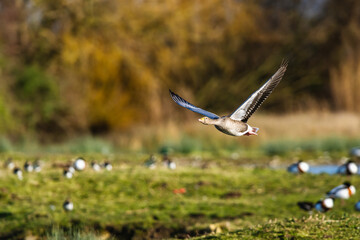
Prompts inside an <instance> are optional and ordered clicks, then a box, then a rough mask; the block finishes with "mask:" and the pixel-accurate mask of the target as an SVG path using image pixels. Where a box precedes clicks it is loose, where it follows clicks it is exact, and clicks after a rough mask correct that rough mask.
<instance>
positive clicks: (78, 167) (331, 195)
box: [5, 149, 360, 212]
mask: <svg viewBox="0 0 360 240" xmlns="http://www.w3.org/2000/svg"><path fill="white" fill-rule="evenodd" d="M358 157H360V149H359V152H358ZM162 162H163V165H164V167H167V168H168V169H171V170H174V169H176V163H175V162H174V161H172V160H171V159H170V158H169V157H168V155H167V154H164V155H163V159H162ZM156 163H157V160H156V158H155V156H154V155H150V157H149V158H148V159H147V160H146V161H145V162H144V166H145V167H147V168H149V169H155V168H156V166H157V165H156ZM86 165H87V164H86V161H85V159H84V158H81V157H79V158H77V159H76V160H75V161H73V162H72V163H68V164H56V165H55V167H62V168H63V176H64V177H65V178H68V179H70V178H72V177H73V175H74V174H75V172H81V171H83V170H84V169H85V168H86ZM5 167H6V168H8V169H10V170H12V171H13V173H14V174H15V175H16V176H17V178H18V179H19V180H22V179H23V173H22V170H21V169H20V168H19V167H17V166H16V165H15V163H14V162H13V160H12V159H11V158H9V159H8V160H7V161H6V162H5ZM91 167H92V169H93V170H94V171H96V172H98V171H100V170H101V169H105V170H107V171H111V170H112V169H113V166H112V165H111V163H110V162H108V161H105V162H104V163H102V164H99V163H96V162H92V163H91ZM23 169H24V171H26V172H40V171H41V164H40V161H38V160H36V161H35V162H33V163H30V162H29V161H26V162H25V164H24V167H23ZM287 170H288V171H289V172H291V173H295V174H304V173H307V172H308V171H309V170H310V165H309V164H308V163H306V162H304V161H302V160H300V161H298V162H297V163H294V164H292V165H290V166H289V167H288V169H287ZM358 171H359V167H358V165H357V164H356V163H355V162H354V161H352V160H348V161H347V162H346V163H345V164H343V165H341V166H339V167H338V170H337V173H338V174H343V175H355V174H358ZM355 192H356V188H355V186H353V185H352V184H351V183H350V182H348V181H346V182H344V183H343V184H341V185H339V186H337V187H335V188H333V189H331V190H330V191H329V192H327V193H326V194H325V196H324V197H323V198H322V199H320V200H319V201H317V202H316V203H313V202H309V201H301V202H298V203H297V204H298V206H299V207H300V208H301V209H303V210H305V211H309V212H311V211H312V210H313V209H315V210H317V211H319V212H327V211H328V210H330V209H332V208H333V207H334V200H335V199H341V201H342V204H343V200H344V199H349V198H350V197H351V196H352V195H354V194H355ZM63 209H64V210H65V211H72V210H73V209H74V204H73V202H71V200H70V199H69V198H68V199H66V200H65V201H64V203H63ZM355 209H356V210H357V211H360V201H358V202H357V203H356V204H355Z"/></svg>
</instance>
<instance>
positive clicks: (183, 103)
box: [169, 89, 219, 119]
mask: <svg viewBox="0 0 360 240" xmlns="http://www.w3.org/2000/svg"><path fill="white" fill-rule="evenodd" d="M169 92H170V96H171V98H172V99H173V100H174V101H175V102H176V103H177V104H179V105H180V106H182V107H184V108H187V109H189V110H191V111H193V112H196V113H200V114H202V115H204V116H207V117H209V118H211V119H217V118H219V116H218V115H216V114H214V113H211V112H208V111H206V110H204V109H201V108H198V107H196V106H194V105H192V104H191V103H189V102H188V101H186V100H185V99H183V98H182V97H180V96H179V95H177V94H176V93H174V92H172V91H171V90H170V89H169Z"/></svg>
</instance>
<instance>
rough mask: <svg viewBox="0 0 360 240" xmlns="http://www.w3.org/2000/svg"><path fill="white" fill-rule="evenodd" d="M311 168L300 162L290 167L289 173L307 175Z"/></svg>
mask: <svg viewBox="0 0 360 240" xmlns="http://www.w3.org/2000/svg"><path fill="white" fill-rule="evenodd" d="M309 169H310V166H309V164H308V163H306V162H304V161H302V160H300V161H298V162H297V163H294V164H292V165H290V166H289V167H288V172H291V173H306V172H307V171H309Z"/></svg>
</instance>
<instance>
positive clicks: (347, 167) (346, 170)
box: [337, 160, 358, 175]
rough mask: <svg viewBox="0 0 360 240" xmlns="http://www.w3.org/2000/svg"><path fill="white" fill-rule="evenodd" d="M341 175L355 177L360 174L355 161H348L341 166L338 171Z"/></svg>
mask: <svg viewBox="0 0 360 240" xmlns="http://www.w3.org/2000/svg"><path fill="white" fill-rule="evenodd" d="M337 172H338V173H339V174H344V175H353V174H357V173H358V166H357V165H356V163H355V162H354V161H351V160H348V161H347V162H346V163H345V164H343V165H341V166H340V167H339V168H338V171H337Z"/></svg>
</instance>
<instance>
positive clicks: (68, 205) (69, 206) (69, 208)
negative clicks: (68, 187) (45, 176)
mask: <svg viewBox="0 0 360 240" xmlns="http://www.w3.org/2000/svg"><path fill="white" fill-rule="evenodd" d="M63 208H64V210H65V211H67V212H69V211H72V210H74V204H73V203H72V202H71V200H70V199H66V200H65V202H64V203H63Z"/></svg>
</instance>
